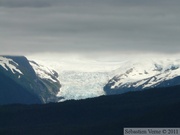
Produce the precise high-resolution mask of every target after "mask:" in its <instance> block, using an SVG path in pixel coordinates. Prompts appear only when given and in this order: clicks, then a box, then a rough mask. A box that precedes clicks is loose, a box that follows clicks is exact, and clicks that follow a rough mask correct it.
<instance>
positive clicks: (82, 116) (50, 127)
mask: <svg viewBox="0 0 180 135" xmlns="http://www.w3.org/2000/svg"><path fill="white" fill-rule="evenodd" d="M179 125H180V86H174V87H169V88H159V89H158V88H157V89H151V90H146V91H139V92H130V93H126V94H122V95H113V96H103V97H99V98H94V99H86V100H79V101H66V102H63V103H50V104H44V105H7V106H0V134H2V135H121V134H123V128H124V127H178V126H179Z"/></svg>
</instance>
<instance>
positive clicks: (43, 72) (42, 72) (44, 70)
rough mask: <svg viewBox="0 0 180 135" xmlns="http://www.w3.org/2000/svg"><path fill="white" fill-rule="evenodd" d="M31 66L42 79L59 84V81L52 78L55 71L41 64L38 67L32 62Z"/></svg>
mask: <svg viewBox="0 0 180 135" xmlns="http://www.w3.org/2000/svg"><path fill="white" fill-rule="evenodd" d="M30 65H31V66H32V67H33V69H34V70H35V72H36V74H37V75H38V76H39V77H40V78H45V79H48V80H51V81H52V82H57V80H55V79H53V78H52V77H51V75H52V76H53V70H51V69H49V68H48V67H45V66H44V65H41V64H39V63H38V65H36V64H35V63H33V62H30Z"/></svg>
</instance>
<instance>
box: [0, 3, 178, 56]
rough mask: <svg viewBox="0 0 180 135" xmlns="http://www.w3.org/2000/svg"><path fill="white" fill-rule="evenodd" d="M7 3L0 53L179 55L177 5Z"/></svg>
mask: <svg viewBox="0 0 180 135" xmlns="http://www.w3.org/2000/svg"><path fill="white" fill-rule="evenodd" d="M6 1H7V3H5V0H4V3H3V1H2V0H0V2H1V7H5V8H0V18H1V20H0V29H1V31H0V47H1V48H2V49H1V50H0V53H4V52H9V53H13V52H14V53H35V52H77V53H86V52H99V53H100V52H106V51H107V52H116V53H123V52H126V51H131V52H133V51H139V52H161V53H178V52H179V51H180V47H179V44H180V39H179V34H180V23H179V22H180V9H179V6H180V2H179V1H177V0H171V1H169V0H158V1H157V0H151V1H150V0H136V1H134V0H111V1H109V0H98V1H97V0H66V1H65V0H62V1H56V0H52V1H50V0H38V1H37V0H36V1H35V0H31V1H28V0H26V1H25V0H9V1H8V0H6ZM13 1H14V2H13ZM2 3H3V4H2ZM6 7H7V8H6ZM9 7H17V8H9ZM19 7H23V8H19ZM34 7H36V8H34ZM39 7H44V8H39Z"/></svg>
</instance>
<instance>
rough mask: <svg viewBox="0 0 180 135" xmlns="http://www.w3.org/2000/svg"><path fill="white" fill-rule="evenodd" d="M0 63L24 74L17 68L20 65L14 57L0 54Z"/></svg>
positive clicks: (6, 68)
mask: <svg viewBox="0 0 180 135" xmlns="http://www.w3.org/2000/svg"><path fill="white" fill-rule="evenodd" d="M0 65H1V66H2V67H3V68H4V69H5V70H7V71H8V70H9V69H10V70H11V71H12V73H13V74H16V73H17V72H18V73H19V74H22V75H23V73H22V72H21V71H20V70H19V69H17V67H18V66H19V65H18V64H17V63H16V62H14V61H13V60H12V59H9V58H6V57H2V56H0Z"/></svg>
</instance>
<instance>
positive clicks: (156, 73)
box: [37, 57, 180, 101]
mask: <svg viewBox="0 0 180 135" xmlns="http://www.w3.org/2000/svg"><path fill="white" fill-rule="evenodd" d="M37 61H38V60H37ZM38 63H41V64H42V65H46V66H47V67H51V68H53V69H54V70H55V71H56V72H58V74H59V77H58V79H59V81H60V82H61V85H62V86H61V90H60V92H59V93H58V94H57V96H58V97H59V98H60V99H61V100H60V101H64V100H69V99H84V98H90V97H96V96H101V95H109V94H121V93H125V92H128V91H137V90H143V89H149V88H152V87H169V86H174V85H179V84H180V80H179V75H180V68H179V67H180V59H177V58H164V57H158V58H156V57H154V58H145V59H144V58H131V59H121V60H119V62H117V61H116V62H104V61H92V60H84V59H75V58H74V59H68V60H66V59H60V58H59V60H55V61H53V60H52V59H51V60H49V61H48V60H43V61H38Z"/></svg>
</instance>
